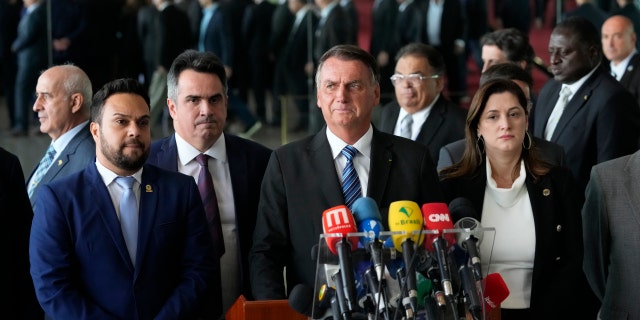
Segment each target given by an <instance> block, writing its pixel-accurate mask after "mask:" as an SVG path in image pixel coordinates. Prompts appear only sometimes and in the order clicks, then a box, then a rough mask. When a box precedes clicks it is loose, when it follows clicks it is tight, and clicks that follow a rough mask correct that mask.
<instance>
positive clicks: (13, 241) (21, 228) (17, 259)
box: [0, 148, 44, 320]
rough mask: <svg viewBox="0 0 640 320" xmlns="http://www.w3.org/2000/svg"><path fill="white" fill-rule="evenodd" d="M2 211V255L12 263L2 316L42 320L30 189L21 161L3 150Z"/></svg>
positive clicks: (0, 172)
mask: <svg viewBox="0 0 640 320" xmlns="http://www.w3.org/2000/svg"><path fill="white" fill-rule="evenodd" d="M0 208H2V212H4V214H3V220H4V222H3V223H2V231H1V232H0V234H1V235H2V240H1V242H0V243H2V252H3V253H4V255H5V257H6V259H7V261H8V262H9V263H7V264H6V266H5V272H3V273H2V274H3V275H2V280H0V288H2V293H3V297H4V298H3V299H2V302H0V306H1V307H2V310H3V311H2V313H3V316H4V317H7V318H8V319H29V320H35V319H42V317H43V316H44V315H43V313H42V308H40V305H38V300H37V299H36V294H35V291H34V289H33V282H32V281H31V276H30V275H29V232H30V231H31V220H32V219H33V211H32V210H31V205H29V197H28V196H27V189H26V188H25V186H24V176H23V174H22V166H21V165H20V160H18V157H16V156H15V155H13V154H11V153H9V152H8V151H6V150H4V149H2V148H0Z"/></svg>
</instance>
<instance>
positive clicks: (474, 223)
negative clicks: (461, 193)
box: [449, 198, 484, 281]
mask: <svg viewBox="0 0 640 320" xmlns="http://www.w3.org/2000/svg"><path fill="white" fill-rule="evenodd" d="M449 210H450V212H451V217H452V218H453V220H454V221H456V223H455V225H454V227H455V228H456V229H465V232H461V233H459V234H458V237H457V240H458V244H460V246H461V247H462V248H463V249H465V250H467V252H468V253H469V259H470V260H471V266H472V267H473V278H474V279H475V280H476V281H479V280H482V264H481V261H480V254H479V253H478V246H479V245H480V243H482V238H483V236H484V233H483V232H478V231H477V229H480V228H482V226H481V225H480V222H479V221H478V220H476V219H475V218H474V217H475V216H477V215H476V210H475V209H474V208H473V203H471V201H469V200H468V199H466V198H455V199H453V201H451V203H449Z"/></svg>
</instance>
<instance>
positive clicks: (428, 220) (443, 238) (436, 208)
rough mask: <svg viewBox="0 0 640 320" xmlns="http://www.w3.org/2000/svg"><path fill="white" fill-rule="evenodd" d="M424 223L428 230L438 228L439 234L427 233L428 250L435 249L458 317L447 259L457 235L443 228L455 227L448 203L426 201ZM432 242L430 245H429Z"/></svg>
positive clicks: (444, 287) (442, 281)
mask: <svg viewBox="0 0 640 320" xmlns="http://www.w3.org/2000/svg"><path fill="white" fill-rule="evenodd" d="M422 214H423V215H424V223H425V225H426V227H427V229H428V230H437V231H439V234H438V235H437V236H435V235H427V243H428V244H427V245H426V247H427V250H429V251H433V252H434V253H435V256H436V260H437V262H438V269H439V270H440V282H441V285H442V289H443V290H444V294H445V296H446V297H447V299H448V300H449V302H450V304H451V306H452V310H453V313H454V318H457V308H456V306H455V305H454V303H453V284H452V280H451V268H450V267H449V262H448V260H447V254H446V252H447V250H448V249H449V248H450V246H451V245H453V244H454V243H455V236H454V235H453V234H452V233H445V234H443V232H442V231H443V230H446V229H453V223H452V222H451V216H450V215H449V208H448V207H447V204H446V203H440V202H438V203H425V204H423V205H422ZM429 243H430V245H429Z"/></svg>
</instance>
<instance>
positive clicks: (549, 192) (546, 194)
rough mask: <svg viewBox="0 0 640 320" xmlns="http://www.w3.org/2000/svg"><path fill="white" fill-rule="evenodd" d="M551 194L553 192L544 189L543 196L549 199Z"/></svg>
mask: <svg viewBox="0 0 640 320" xmlns="http://www.w3.org/2000/svg"><path fill="white" fill-rule="evenodd" d="M550 194H551V190H549V189H544V190H542V195H543V196H545V197H548V196H549V195H550Z"/></svg>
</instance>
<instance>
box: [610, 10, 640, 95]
mask: <svg viewBox="0 0 640 320" xmlns="http://www.w3.org/2000/svg"><path fill="white" fill-rule="evenodd" d="M637 37H638V35H637V34H636V33H635V32H634V31H633V22H632V21H631V20H629V18H627V17H625V16H621V15H617V16H612V17H611V18H609V19H607V21H605V23H604V25H603V26H602V51H603V52H604V55H605V56H606V57H607V59H609V61H610V63H609V70H610V73H611V75H612V76H613V77H614V78H616V80H618V81H619V82H620V84H621V85H622V86H623V87H624V88H625V89H627V90H628V91H629V92H631V94H632V95H633V96H634V97H635V98H636V101H637V102H638V105H640V54H638V50H637V49H636V43H637Z"/></svg>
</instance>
